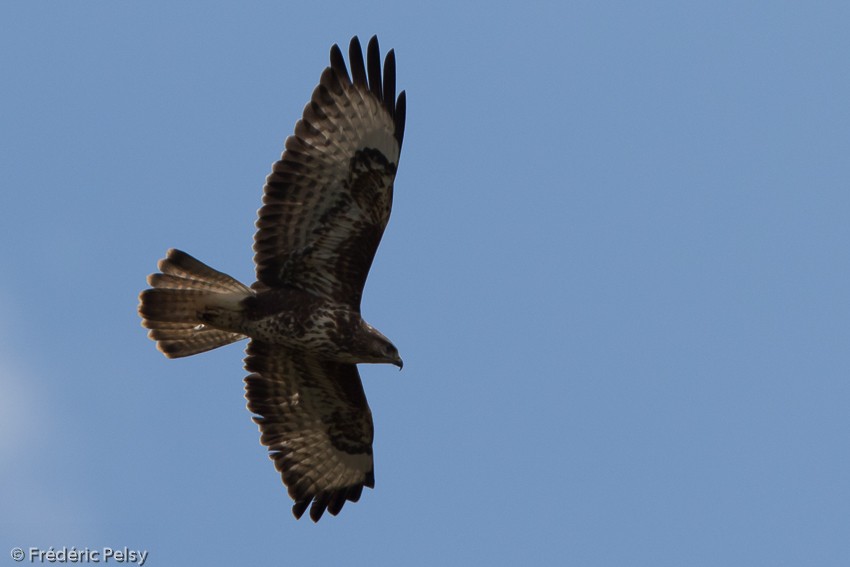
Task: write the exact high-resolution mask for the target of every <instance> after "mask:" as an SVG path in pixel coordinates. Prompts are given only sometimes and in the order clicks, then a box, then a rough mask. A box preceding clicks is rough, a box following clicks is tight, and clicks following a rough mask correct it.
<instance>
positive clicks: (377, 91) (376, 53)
mask: <svg viewBox="0 0 850 567" xmlns="http://www.w3.org/2000/svg"><path fill="white" fill-rule="evenodd" d="M330 62H331V65H330V68H331V69H333V70H334V71H335V72H336V75H337V77H338V78H339V79H340V80H342V81H344V82H346V83H347V84H350V85H356V86H359V87H361V88H363V89H365V90H366V91H368V92H370V93H372V94H373V95H374V96H375V97H376V98H377V99H378V100H379V101H380V102H381V104H382V105H383V107H384V108H385V109H386V111H387V112H388V113H389V115H390V117H392V119H393V123H394V124H395V133H394V135H395V139H396V141H397V142H398V145H399V150H400V149H401V145H402V140H403V139H404V122H405V113H406V95H405V91H401V93H399V95H398V97H396V94H395V93H396V56H395V49H390V50H389V51H387V54H386V55H385V56H384V60H383V65H382V64H381V50H380V44H379V43H378V36H377V35H373V36H372V37H371V38H369V41H368V43H367V44H366V59H365V60H364V59H363V47H362V44H361V43H360V38H359V37H358V36H356V35H355V36H353V37H352V38H351V41H350V42H349V45H348V62H349V65H348V66H350V67H351V74H350V75H349V73H348V66H346V64H345V59H344V58H343V55H342V50H341V49H340V47H339V46H338V45H337V44H334V45H333V46H332V47H331V54H330Z"/></svg>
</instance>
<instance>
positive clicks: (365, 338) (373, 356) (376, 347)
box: [359, 321, 404, 370]
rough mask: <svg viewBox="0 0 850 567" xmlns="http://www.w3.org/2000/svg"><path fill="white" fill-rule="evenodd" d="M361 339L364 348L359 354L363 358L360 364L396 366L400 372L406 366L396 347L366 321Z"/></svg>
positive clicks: (362, 323) (362, 325)
mask: <svg viewBox="0 0 850 567" xmlns="http://www.w3.org/2000/svg"><path fill="white" fill-rule="evenodd" d="M360 339H361V346H362V347H363V348H362V350H361V351H360V353H359V354H360V355H361V356H362V360H361V361H360V362H375V363H387V364H394V365H396V366H398V369H399V370H401V369H402V367H403V366H404V362H403V361H402V360H401V356H399V354H398V349H397V348H396V347H395V345H394V344H393V343H391V342H390V340H389V339H388V338H387V337H385V336H384V335H383V334H381V332H380V331H378V329H376V328H375V327H373V326H372V325H370V324H369V323H367V322H366V321H361V333H360Z"/></svg>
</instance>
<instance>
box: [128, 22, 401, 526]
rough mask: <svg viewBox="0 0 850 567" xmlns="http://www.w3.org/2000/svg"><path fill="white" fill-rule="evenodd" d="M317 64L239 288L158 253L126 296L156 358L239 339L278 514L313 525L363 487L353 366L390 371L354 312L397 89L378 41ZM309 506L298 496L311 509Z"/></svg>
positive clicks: (397, 106) (367, 464) (368, 417)
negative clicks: (248, 278) (251, 279)
mask: <svg viewBox="0 0 850 567" xmlns="http://www.w3.org/2000/svg"><path fill="white" fill-rule="evenodd" d="M330 59H331V64H330V67H327V68H326V69H325V71H324V72H323V73H322V77H321V80H320V82H319V85H318V86H317V87H316V89H315V90H314V91H313V96H312V98H311V100H310V102H309V104H307V106H306V107H305V108H304V115H303V117H302V118H301V120H299V121H298V123H297V124H296V125H295V135H294V136H290V137H289V138H287V140H286V144H285V147H286V150H285V151H284V152H283V156H282V157H281V159H280V161H278V162H276V163H275V164H274V166H273V167H272V172H271V174H270V175H269V176H268V177H267V178H266V184H265V187H264V188H263V193H264V194H263V206H262V208H261V209H260V211H259V219H258V220H257V229H258V230H257V233H256V235H255V236H254V262H255V263H256V267H257V281H256V282H255V283H254V284H253V285H251V287H247V286H245V285H243V284H241V283H239V282H238V281H236V280H235V279H233V278H231V277H230V276H228V275H226V274H223V273H221V272H218V271H216V270H214V269H212V268H210V267H209V266H207V265H205V264H203V263H201V262H200V261H198V260H196V259H195V258H193V257H191V256H189V255H188V254H186V253H185V252H181V251H179V250H173V249H172V250H169V251H168V253H167V255H166V257H165V258H164V259H163V260H160V262H159V265H158V267H159V270H160V272H161V273H156V274H152V275H150V276H149V277H148V284H149V285H150V286H151V287H152V289H147V290H145V291H143V292H142V293H141V295H140V296H139V301H140V304H139V315H140V316H141V317H142V325H143V326H144V327H146V328H148V329H150V332H149V333H148V336H149V337H150V338H151V339H153V340H155V341H156V343H157V348H158V349H159V350H160V351H162V353H163V354H165V356H167V357H169V358H178V357H183V356H190V355H193V354H197V353H200V352H205V351H208V350H211V349H214V348H217V347H220V346H223V345H226V344H229V343H232V342H234V341H238V340H241V339H245V338H248V339H250V342H249V343H248V348H247V356H246V358H245V368H246V370H248V371H249V372H250V373H251V374H249V375H248V376H247V377H246V378H245V391H246V393H245V397H246V399H247V400H248V409H249V410H250V411H251V412H253V413H254V414H256V415H257V417H254V421H255V422H256V423H257V425H258V426H259V429H260V433H261V435H260V442H261V443H262V444H263V445H266V446H268V448H269V452H270V455H269V456H270V457H271V459H272V460H273V461H274V463H275V467H276V468H277V470H278V471H280V473H281V476H282V478H283V482H284V484H285V485H286V486H287V488H288V491H289V495H290V496H291V497H292V499H293V500H294V501H295V504H294V506H293V507H292V512H293V514H295V517H296V518H300V517H301V515H302V514H303V513H304V511H305V510H306V509H307V507H308V506H310V518H312V519H313V521H315V522H317V521H318V520H319V518H321V517H322V514H323V513H324V512H325V510H328V511H329V512H330V513H331V514H333V515H336V514H337V513H339V511H340V510H341V509H342V507H343V505H344V504H345V502H346V500H351V501H352V502H356V501H357V500H358V499H359V498H360V494H361V492H362V491H363V487H364V486H368V487H369V488H373V487H374V486H375V475H374V468H373V462H372V435H373V430H372V414H371V412H370V410H369V405H368V404H367V403H366V396H365V394H364V393H363V386H362V384H361V382H360V375H359V373H358V372H357V364H358V363H362V362H376V363H381V362H383V363H390V364H395V365H397V366H398V367H399V368H401V367H402V361H401V357H400V356H399V354H398V350H396V347H395V346H393V344H392V343H391V342H390V341H389V340H388V339H387V338H386V337H385V336H384V335H382V334H381V333H380V332H378V330H377V329H375V328H374V327H372V326H371V325H369V324H368V323H367V322H366V321H364V320H363V318H362V317H361V316H360V299H361V297H362V295H363V286H364V285H365V283H366V276H367V275H368V273H369V267H370V266H371V265H372V259H373V258H374V257H375V251H376V250H377V248H378V244H379V242H380V240H381V236H382V235H383V233H384V229H385V228H386V226H387V221H388V220H389V217H390V208H391V206H392V198H393V180H394V179H395V173H396V168H397V167H398V158H399V153H400V151H401V142H402V138H403V136H404V115H405V93H404V92H403V91H402V92H401V93H400V94H399V95H398V98H396V94H395V55H394V53H393V51H392V50H391V51H390V52H389V53H388V54H387V56H386V59H385V60H384V65H383V79H382V77H381V55H380V51H379V49H378V40H377V38H376V37H373V38H372V39H371V40H370V41H369V45H368V48H367V55H366V62H365V64H364V61H363V52H362V50H361V48H360V42H359V40H358V39H357V38H356V37H354V38H353V39H352V40H351V45H350V47H349V62H350V64H351V76H350V77H349V74H348V70H347V69H346V66H345V60H344V59H343V56H342V52H341V51H340V49H339V47H337V46H336V45H334V46H333V47H332V48H331V56H330ZM311 503H312V505H311Z"/></svg>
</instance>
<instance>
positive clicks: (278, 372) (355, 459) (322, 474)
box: [245, 340, 375, 522]
mask: <svg viewBox="0 0 850 567" xmlns="http://www.w3.org/2000/svg"><path fill="white" fill-rule="evenodd" d="M247 353H248V356H247V357H246V358H245V368H246V369H247V370H248V371H250V372H252V374H250V375H249V376H247V377H246V378H245V391H246V392H245V398H247V400H248V409H249V410H250V411H251V412H253V413H255V414H257V415H258V416H259V417H255V418H254V421H255V422H256V423H257V425H259V427H260V434H261V435H260V442H261V443H262V444H263V445H266V446H267V447H268V448H269V452H270V455H269V456H270V457H271V458H272V460H273V461H274V463H275V468H277V470H278V471H280V473H281V476H282V477H283V483H284V484H285V485H286V487H287V488H288V491H289V495H290V496H291V497H292V499H293V500H295V505H294V506H293V507H292V513H293V514H295V517H296V518H300V517H301V515H302V514H303V513H304V511H305V510H306V509H307V507H308V506H309V505H310V503H311V502H312V506H311V507H310V518H312V519H313V521H314V522H318V521H319V518H321V517H322V514H324V512H325V510H326V509H327V510H328V511H329V512H330V513H331V514H333V515H336V514H338V513H339V511H340V510H341V509H342V506H343V505H344V504H345V501H346V500H351V501H352V502H357V500H359V499H360V493H361V492H362V491H363V487H364V486H368V487H369V488H374V486H375V473H374V468H373V462H372V432H373V430H372V412H371V411H370V410H369V405H368V404H367V403H366V395H365V394H364V393H363V386H362V384H361V382H360V375H359V374H358V372H357V367H356V366H355V365H354V364H342V363H338V362H330V361H326V360H320V359H317V358H313V357H311V356H310V355H309V354H307V353H303V352H295V351H290V350H287V349H284V348H281V347H279V346H277V345H270V344H268V343H264V342H261V341H257V340H252V341H251V342H250V343H249V344H248V349H247Z"/></svg>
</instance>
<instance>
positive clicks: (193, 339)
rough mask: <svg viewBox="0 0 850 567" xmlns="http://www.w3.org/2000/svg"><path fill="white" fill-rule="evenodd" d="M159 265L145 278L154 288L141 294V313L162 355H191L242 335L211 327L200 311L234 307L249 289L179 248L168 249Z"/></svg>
mask: <svg viewBox="0 0 850 567" xmlns="http://www.w3.org/2000/svg"><path fill="white" fill-rule="evenodd" d="M158 267H159V269H160V270H161V272H162V273H159V274H151V275H150V276H148V284H150V285H151V286H152V288H151V289H146V290H145V291H143V292H142V293H141V294H140V295H139V316H140V317H141V318H142V326H143V327H145V328H147V329H150V331H149V332H148V336H149V337H150V338H151V339H152V340H154V341H156V343H157V348H158V349H159V350H160V351H161V352H162V353H163V354H164V355H165V356H167V357H169V358H178V357H183V356H190V355H193V354H198V353H200V352H206V351H208V350H212V349H214V348H218V347H220V346H224V345H226V344H230V343H232V342H236V341H238V340H241V339H244V338H246V337H245V335H242V334H240V333H235V332H232V331H227V330H223V329H217V328H215V327H211V326H209V325H208V324H207V323H206V322H205V321H204V320H203V319H202V315H203V313H204V312H205V311H206V310H207V309H208V308H209V307H211V306H219V307H220V306H221V305H238V303H239V302H240V301H241V300H242V299H244V298H246V297H248V296H250V295H251V294H252V293H253V292H252V291H251V289H250V288H249V287H247V286H245V285H243V284H241V283H240V282H238V281H237V280H235V279H233V278H231V277H230V276H228V275H227V274H223V273H221V272H219V271H217V270H214V269H212V268H210V267H209V266H207V265H206V264H204V263H202V262H200V261H198V260H196V259H195V258H193V257H192V256H189V255H188V254H186V253H185V252H181V251H180V250H175V249H171V250H169V251H168V253H167V254H166V257H165V258H164V259H162V260H160V261H159V264H158Z"/></svg>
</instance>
